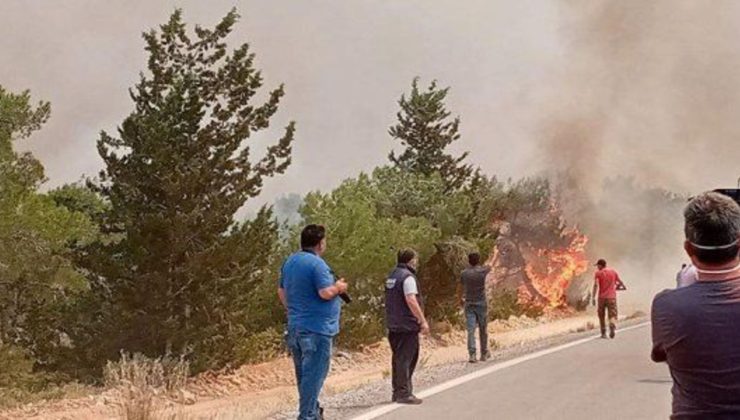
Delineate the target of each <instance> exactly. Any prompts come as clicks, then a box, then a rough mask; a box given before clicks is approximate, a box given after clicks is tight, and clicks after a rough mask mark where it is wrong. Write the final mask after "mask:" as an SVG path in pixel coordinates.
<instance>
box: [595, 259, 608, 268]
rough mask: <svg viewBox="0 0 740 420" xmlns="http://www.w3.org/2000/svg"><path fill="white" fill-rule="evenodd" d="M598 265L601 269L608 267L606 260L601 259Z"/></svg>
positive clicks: (597, 262)
mask: <svg viewBox="0 0 740 420" xmlns="http://www.w3.org/2000/svg"><path fill="white" fill-rule="evenodd" d="M596 265H597V266H599V267H606V260H605V259H603V258H601V259H599V260H598V261H596Z"/></svg>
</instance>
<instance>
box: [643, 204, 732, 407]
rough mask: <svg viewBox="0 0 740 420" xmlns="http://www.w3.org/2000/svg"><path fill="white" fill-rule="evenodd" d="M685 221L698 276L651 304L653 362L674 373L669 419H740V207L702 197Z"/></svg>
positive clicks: (686, 246)
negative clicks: (691, 281)
mask: <svg viewBox="0 0 740 420" xmlns="http://www.w3.org/2000/svg"><path fill="white" fill-rule="evenodd" d="M684 218H685V227H684V230H685V233H686V242H685V243H684V249H685V250H686V252H687V254H688V255H689V257H691V260H692V263H693V265H694V266H695V267H696V271H697V275H698V278H697V280H696V282H695V283H694V284H691V285H689V286H686V287H682V288H679V289H675V290H666V291H663V292H661V293H659V294H658V295H657V296H656V297H655V299H654V300H653V306H652V312H651V316H652V335H653V349H652V354H651V357H652V359H653V360H654V361H656V362H666V363H668V367H669V368H670V371H671V376H672V377H673V389H672V393H673V415H672V416H671V418H672V419H705V418H711V419H739V418H740V258H738V250H739V249H738V238H739V237H740V207H739V206H738V205H737V203H735V202H734V201H733V200H732V199H730V198H728V197H725V196H723V195H720V194H717V193H705V194H702V195H700V196H698V197H696V198H694V199H693V200H692V201H691V202H690V203H689V205H688V206H687V207H686V210H685V211H684Z"/></svg>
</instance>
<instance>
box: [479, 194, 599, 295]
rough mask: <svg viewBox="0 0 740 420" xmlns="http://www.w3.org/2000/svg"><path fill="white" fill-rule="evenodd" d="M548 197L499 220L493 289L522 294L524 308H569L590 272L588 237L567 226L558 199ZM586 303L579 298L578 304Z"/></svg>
mask: <svg viewBox="0 0 740 420" xmlns="http://www.w3.org/2000/svg"><path fill="white" fill-rule="evenodd" d="M546 193H547V191H543V194H542V195H541V200H539V201H538V202H537V201H536V202H535V205H533V206H531V207H529V208H526V209H524V210H523V211H520V212H518V213H517V214H514V215H509V216H510V217H508V218H507V219H506V220H507V221H501V220H497V221H495V222H494V229H496V230H497V231H498V234H499V237H498V239H497V241H496V246H495V248H494V252H493V253H492V255H491V258H490V260H489V264H490V265H492V267H493V270H492V271H491V275H490V277H489V280H488V281H489V286H490V289H492V290H496V289H503V290H509V291H516V292H517V295H518V299H519V302H520V304H524V305H533V306H536V307H539V308H541V309H544V310H547V309H558V308H565V307H566V306H568V303H569V302H571V300H569V299H568V291H569V288H570V287H571V285H572V284H573V283H574V281H576V280H578V279H579V278H580V277H581V275H582V274H583V273H585V272H586V270H587V269H588V258H587V256H586V244H587V243H588V238H587V237H586V235H584V234H582V233H581V232H580V231H579V230H578V228H576V227H567V225H566V223H565V221H564V218H563V216H562V211H561V210H560V209H559V207H558V205H557V203H556V201H555V200H553V199H552V198H550V196H549V194H546ZM543 200H546V202H547V205H544V204H545V203H544V202H543ZM537 203H539V205H537ZM586 293H587V292H586ZM583 299H584V296H580V297H579V298H577V299H575V302H576V306H578V305H577V302H579V301H582V300H583Z"/></svg>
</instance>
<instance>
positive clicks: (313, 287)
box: [280, 251, 341, 337]
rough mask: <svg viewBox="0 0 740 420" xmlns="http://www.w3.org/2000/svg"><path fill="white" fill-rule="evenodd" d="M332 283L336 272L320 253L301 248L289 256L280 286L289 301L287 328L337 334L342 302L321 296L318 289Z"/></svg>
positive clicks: (329, 334)
mask: <svg viewBox="0 0 740 420" xmlns="http://www.w3.org/2000/svg"><path fill="white" fill-rule="evenodd" d="M332 285H334V275H333V274H332V272H331V269H330V268H329V265H327V264H326V262H325V261H324V260H323V259H321V257H319V256H318V255H316V254H313V253H311V252H307V251H300V252H296V253H295V254H293V255H291V256H290V257H288V259H287V260H285V264H283V268H282V270H281V275H280V287H281V288H282V289H284V291H285V298H286V300H287V301H288V329H292V330H297V331H306V332H312V333H316V334H322V335H328V336H332V337H333V336H335V335H337V333H338V332H339V313H340V309H341V301H340V300H339V298H338V297H334V298H333V299H331V300H324V299H323V298H321V296H319V290H321V289H324V288H326V287H329V286H332Z"/></svg>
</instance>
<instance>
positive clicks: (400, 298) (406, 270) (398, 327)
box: [385, 264, 421, 332]
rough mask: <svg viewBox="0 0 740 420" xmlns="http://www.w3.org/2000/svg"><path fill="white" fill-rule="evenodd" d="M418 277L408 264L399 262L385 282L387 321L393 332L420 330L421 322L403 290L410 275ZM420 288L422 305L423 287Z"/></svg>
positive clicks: (417, 282) (387, 325)
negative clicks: (412, 310)
mask: <svg viewBox="0 0 740 420" xmlns="http://www.w3.org/2000/svg"><path fill="white" fill-rule="evenodd" d="M409 276H410V277H413V278H414V279H416V273H415V272H414V271H413V269H411V267H409V266H407V265H406V264H398V266H396V268H395V269H394V270H393V271H392V272H391V273H390V274H389V275H388V280H386V283H385V321H386V327H387V328H388V331H391V332H419V331H420V330H421V328H420V326H419V322H418V321H417V320H416V317H415V316H414V314H413V312H411V309H409V305H408V304H407V303H406V294H405V293H404V292H403V283H404V282H405V281H406V279H407V278H408V277H409ZM416 287H417V288H419V295H417V296H419V304H420V305H421V297H420V296H421V288H420V286H419V281H418V280H416Z"/></svg>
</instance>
